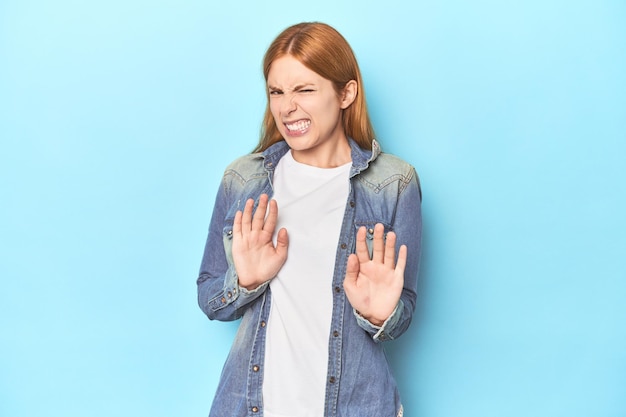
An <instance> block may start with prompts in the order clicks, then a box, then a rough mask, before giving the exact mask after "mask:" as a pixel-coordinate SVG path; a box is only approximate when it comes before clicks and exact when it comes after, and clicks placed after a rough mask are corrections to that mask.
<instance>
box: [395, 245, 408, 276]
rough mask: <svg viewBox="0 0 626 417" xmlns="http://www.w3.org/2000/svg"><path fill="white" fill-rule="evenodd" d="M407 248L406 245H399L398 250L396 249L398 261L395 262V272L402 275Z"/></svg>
mask: <svg viewBox="0 0 626 417" xmlns="http://www.w3.org/2000/svg"><path fill="white" fill-rule="evenodd" d="M408 253H409V250H408V248H407V247H406V245H402V246H400V250H399V251H398V263H396V272H397V273H402V276H403V277H404V269H405V268H406V258H407V256H408Z"/></svg>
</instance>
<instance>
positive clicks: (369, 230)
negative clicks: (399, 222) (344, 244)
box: [354, 220, 393, 259]
mask: <svg viewBox="0 0 626 417" xmlns="http://www.w3.org/2000/svg"><path fill="white" fill-rule="evenodd" d="M377 223H381V224H382V225H383V226H384V228H385V232H384V236H385V238H386V237H387V233H389V232H391V231H392V230H393V229H392V228H391V225H389V224H387V223H385V222H382V221H378V222H376V221H358V220H356V221H355V222H354V233H355V234H356V232H358V231H359V229H360V228H361V227H365V243H366V244H367V251H368V252H369V254H370V259H371V258H372V253H373V251H374V226H376V224H377ZM355 244H356V240H355Z"/></svg>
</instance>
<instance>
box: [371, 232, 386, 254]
mask: <svg viewBox="0 0 626 417" xmlns="http://www.w3.org/2000/svg"><path fill="white" fill-rule="evenodd" d="M384 234H385V227H384V226H383V225H382V223H376V226H374V250H373V251H372V261H374V262H377V263H382V262H383V256H384V254H385V237H384Z"/></svg>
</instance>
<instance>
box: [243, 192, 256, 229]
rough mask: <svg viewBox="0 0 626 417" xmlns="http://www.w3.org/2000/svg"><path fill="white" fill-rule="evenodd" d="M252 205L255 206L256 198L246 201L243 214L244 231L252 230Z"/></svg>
mask: <svg viewBox="0 0 626 417" xmlns="http://www.w3.org/2000/svg"><path fill="white" fill-rule="evenodd" d="M252 206H254V200H253V199H251V198H250V199H248V201H246V205H245V206H244V208H243V213H242V214H241V231H242V233H246V232H249V231H250V227H251V225H252Z"/></svg>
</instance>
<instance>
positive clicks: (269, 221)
mask: <svg viewBox="0 0 626 417" xmlns="http://www.w3.org/2000/svg"><path fill="white" fill-rule="evenodd" d="M269 204H270V209H269V212H268V214H267V218H266V219H265V224H263V230H264V231H266V232H269V233H271V234H274V229H275V228H276V223H277V222H278V203H276V200H271V201H270V203H269Z"/></svg>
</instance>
